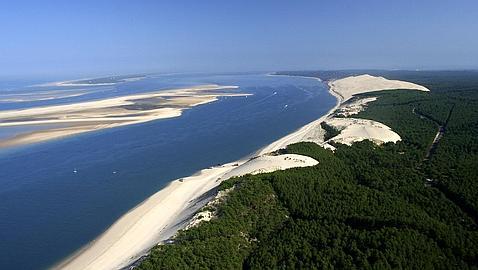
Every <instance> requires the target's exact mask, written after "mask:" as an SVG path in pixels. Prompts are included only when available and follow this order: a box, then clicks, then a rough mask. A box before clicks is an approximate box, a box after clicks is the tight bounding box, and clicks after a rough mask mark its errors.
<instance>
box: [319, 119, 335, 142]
mask: <svg viewBox="0 0 478 270" xmlns="http://www.w3.org/2000/svg"><path fill="white" fill-rule="evenodd" d="M320 126H321V127H322V128H323V129H324V130H325V134H324V141H327V140H329V139H331V138H333V137H335V136H337V135H339V134H340V131H339V130H338V129H336V128H335V127H333V126H331V125H329V124H327V123H325V122H322V123H320Z"/></svg>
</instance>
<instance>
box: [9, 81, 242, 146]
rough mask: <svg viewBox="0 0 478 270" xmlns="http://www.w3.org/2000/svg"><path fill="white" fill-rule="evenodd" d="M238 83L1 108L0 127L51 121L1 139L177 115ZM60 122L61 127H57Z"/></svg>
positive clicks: (31, 138)
mask: <svg viewBox="0 0 478 270" xmlns="http://www.w3.org/2000/svg"><path fill="white" fill-rule="evenodd" d="M236 88H237V86H219V85H201V86H196V87H190V88H183V89H172V90H164V91H158V92H150V93H144V94H136V95H129V96H121V97H115V98H108V99H102V100H95V101H88V102H79V103H74V104H66V105H56V106H45V107H34V108H29V109H20V110H8V111H0V128H1V127H10V126H25V125H51V126H48V128H46V129H44V130H42V131H35V132H29V133H24V134H18V135H17V136H15V137H13V138H7V139H2V140H0V147H9V146H14V145H20V144H27V143H34V142H40V141H46V140H50V139H55V138H60V137H65V136H70V135H73V134H78V133H83V132H88V131H93V130H99V129H104V128H112V127H118V126H124V125H131V124H138V123H143V122H148V121H153V120H159V119H165V118H172V117H178V116H180V115H181V114H182V112H183V111H184V110H186V109H188V108H191V107H194V106H198V105H201V104H206V103H210V102H214V101H216V100H218V97H222V96H231V97H233V96H234V97H236V96H247V95H249V94H243V93H231V92H229V91H219V90H231V89H236ZM57 125H61V127H57Z"/></svg>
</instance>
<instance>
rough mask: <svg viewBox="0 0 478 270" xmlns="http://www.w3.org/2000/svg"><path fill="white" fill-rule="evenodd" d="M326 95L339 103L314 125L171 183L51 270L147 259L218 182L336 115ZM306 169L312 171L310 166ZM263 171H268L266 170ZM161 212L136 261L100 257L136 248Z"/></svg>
mask: <svg viewBox="0 0 478 270" xmlns="http://www.w3.org/2000/svg"><path fill="white" fill-rule="evenodd" d="M272 76H283V75H272ZM304 78H307V79H314V80H318V81H321V80H320V79H319V78H314V77H304ZM328 92H329V93H331V94H332V95H333V96H334V97H336V98H337V102H336V104H335V106H334V107H333V108H332V109H330V110H329V111H328V112H327V113H326V114H325V115H323V116H322V117H320V118H319V119H318V120H314V121H313V122H311V123H309V124H307V125H305V126H303V127H301V128H299V129H298V130H295V131H294V132H292V133H290V134H288V135H286V136H284V137H283V138H280V139H279V140H277V141H275V142H273V143H271V144H269V145H268V146H265V147H263V148H261V149H259V150H257V152H255V153H254V154H252V155H250V156H247V157H245V158H242V159H240V160H237V161H235V162H230V163H227V164H224V165H221V166H217V167H211V168H208V169H203V170H201V171H199V172H197V173H195V174H193V175H192V176H189V177H185V178H181V179H176V180H173V181H171V182H170V183H169V184H168V185H167V186H165V187H164V188H162V189H161V190H159V191H158V192H157V193H155V194H153V195H152V196H150V197H149V198H147V199H145V200H144V201H143V202H141V203H140V204H138V205H137V206H136V207H134V208H133V209H131V210H129V211H128V212H127V213H125V214H124V215H123V216H121V217H120V218H119V219H118V220H117V221H116V222H115V223H114V224H112V225H111V226H110V227H109V228H108V229H107V230H106V231H105V232H103V233H102V234H101V235H99V236H98V237H97V238H96V239H94V240H93V241H92V242H90V243H88V244H87V245H85V246H84V247H82V248H80V249H79V250H78V251H76V252H75V253H73V254H72V255H70V256H68V257H67V258H66V259H64V260H62V261H60V262H59V263H57V264H55V265H54V266H53V269H95V268H96V269H97V268H98V267H102V268H106V269H108V268H111V267H108V266H111V265H114V268H124V267H128V266H129V265H132V264H134V263H135V262H137V261H138V260H139V259H140V258H142V257H143V256H145V255H147V254H148V253H149V250H150V249H151V248H152V247H153V246H155V245H157V244H158V243H159V244H160V243H161V242H164V241H165V240H167V239H169V238H170V237H172V236H174V234H175V233H176V232H177V231H178V230H179V229H183V228H184V227H185V226H186V225H187V223H188V221H189V220H190V219H191V218H192V217H193V215H194V213H195V212H196V211H198V210H199V209H200V208H201V207H203V206H204V205H206V204H207V202H209V201H210V200H211V199H212V198H214V196H215V190H216V188H217V186H218V185H219V184H220V183H221V182H222V181H223V180H226V178H224V179H222V178H221V177H227V178H229V177H231V176H233V174H234V170H236V171H238V169H240V167H241V166H242V165H244V164H245V163H248V161H251V160H253V159H254V158H256V157H258V156H263V155H264V154H267V153H270V152H274V151H276V150H278V149H280V148H283V147H285V146H286V145H288V144H292V143H295V142H298V140H300V139H301V138H302V137H303V134H305V133H306V132H307V131H308V130H310V129H312V128H313V127H315V124H317V123H319V124H320V122H322V121H323V119H325V118H327V117H328V116H329V115H330V114H331V113H332V112H334V111H335V110H336V109H337V108H338V106H340V104H341V99H340V95H339V94H338V93H336V92H333V91H331V89H330V88H329V91H328ZM306 158H308V157H306ZM301 162H303V161H301ZM271 163H272V164H274V165H272V168H269V171H274V170H277V169H285V168H292V167H301V166H303V164H294V163H293V162H289V163H290V164H288V165H286V167H285V168H278V167H277V162H271ZM312 164H313V165H315V164H316V163H311V165H312ZM306 165H307V166H311V165H309V164H306ZM248 167H251V168H248V170H249V171H248V173H252V171H257V172H260V171H261V170H264V168H259V167H257V166H256V167H254V166H248ZM251 170H252V171H251ZM265 170H267V168H266V169H265ZM239 171H240V170H239ZM241 173H243V172H241ZM237 175H241V174H237ZM163 206H165V207H163ZM172 207H174V209H172ZM160 208H163V210H164V208H167V211H164V212H168V213H166V214H163V219H162V220H161V221H159V223H161V224H159V223H158V222H153V223H154V226H151V227H149V228H148V229H144V228H143V229H142V231H147V235H145V236H146V238H149V239H148V240H146V241H145V242H143V243H142V246H144V247H142V248H138V249H137V252H134V256H131V254H130V255H126V254H124V255H119V254H115V256H114V258H112V257H110V258H107V257H108V256H104V255H106V254H107V253H115V252H113V249H117V248H118V247H120V246H122V245H123V244H121V243H127V245H131V243H132V242H131V241H133V242H134V241H135V240H138V239H137V238H138V237H134V238H130V237H129V236H132V235H135V236H137V235H138V233H135V232H132V231H131V230H132V229H133V227H135V226H136V228H139V227H141V226H142V225H141V224H147V223H148V220H151V218H156V219H157V217H158V213H157V211H159V210H160ZM155 211H156V212H155ZM138 226H139V227H138ZM139 231H140V230H138V232H139ZM140 234H141V233H140ZM125 236H126V237H125ZM137 246H138V245H137ZM130 253H132V252H130ZM125 255H126V257H125Z"/></svg>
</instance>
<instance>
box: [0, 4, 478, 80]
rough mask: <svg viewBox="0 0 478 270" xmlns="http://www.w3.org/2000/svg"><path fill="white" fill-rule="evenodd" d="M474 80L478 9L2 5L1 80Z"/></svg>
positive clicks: (477, 63)
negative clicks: (438, 74) (352, 72)
mask: <svg viewBox="0 0 478 270" xmlns="http://www.w3.org/2000/svg"><path fill="white" fill-rule="evenodd" d="M359 68H367V69H368V68H373V69H467V68H471V69H476V68H478V1H476V0H453V1H448V0H433V1H432V0H400V1H383V0H381V1H378V0H361V1H352V0H350V1H346V0H335V1H332V0H329V1H320V0H315V1H307V0H302V1H301V0H295V1H292V0H290V1H280V0H276V1H268V0H255V1H249V0H237V1H227V0H222V1H214V0H211V1H208V0H203V1H197V0H195V1H180V0H176V1H167V0H164V1H161V0H156V1H146V0H143V1H142V0H136V1H122V0H111V1H102V0H95V1H90V0H77V1H73V0H72V1H66V0H65V1H48V0H43V1H36V0H31V1H22V0H16V1H10V0H0V77H6V76H16V77H23V76H24V77H27V76H70V77H75V76H76V77H82V76H93V75H110V74H127V73H142V72H235V71H274V70H312V69H315V70H317V69H359Z"/></svg>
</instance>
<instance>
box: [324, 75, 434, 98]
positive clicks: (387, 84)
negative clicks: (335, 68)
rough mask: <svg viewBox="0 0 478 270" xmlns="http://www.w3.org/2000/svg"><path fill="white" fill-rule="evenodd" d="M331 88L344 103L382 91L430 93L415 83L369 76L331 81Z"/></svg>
mask: <svg viewBox="0 0 478 270" xmlns="http://www.w3.org/2000/svg"><path fill="white" fill-rule="evenodd" d="M329 86H330V88H331V90H332V91H334V92H336V93H338V94H339V95H341V96H342V98H343V101H346V100H348V99H349V98H351V97H352V96H353V95H356V94H360V93H366V92H375V91H382V90H397V89H407V90H419V91H430V90H429V89H428V88H426V87H424V86H421V85H418V84H415V83H411V82H404V81H397V80H388V79H385V78H383V77H376V76H371V75H368V74H364V75H360V76H351V77H347V78H343V79H339V80H334V81H330V82H329Z"/></svg>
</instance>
